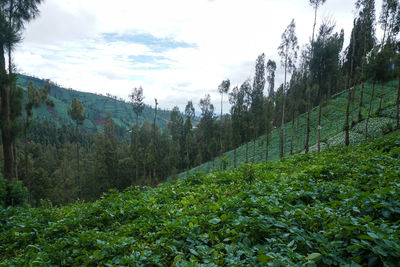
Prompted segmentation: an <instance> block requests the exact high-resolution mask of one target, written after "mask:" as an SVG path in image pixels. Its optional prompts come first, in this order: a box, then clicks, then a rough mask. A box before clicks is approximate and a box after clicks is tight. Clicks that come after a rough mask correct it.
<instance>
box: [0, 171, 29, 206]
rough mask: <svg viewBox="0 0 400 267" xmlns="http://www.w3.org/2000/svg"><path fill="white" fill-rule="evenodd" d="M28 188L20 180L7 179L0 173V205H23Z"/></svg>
mask: <svg viewBox="0 0 400 267" xmlns="http://www.w3.org/2000/svg"><path fill="white" fill-rule="evenodd" d="M27 196H28V190H27V189H26V187H25V186H24V185H23V184H22V182H21V181H16V180H13V181H12V183H7V181H6V180H5V179H4V178H3V176H2V175H1V174H0V207H9V206H12V207H15V206H24V205H25V204H26V202H27V201H26V200H27Z"/></svg>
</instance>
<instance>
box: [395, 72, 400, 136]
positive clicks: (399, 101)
mask: <svg viewBox="0 0 400 267" xmlns="http://www.w3.org/2000/svg"><path fill="white" fill-rule="evenodd" d="M398 80H399V85H398V88H397V101H396V128H397V129H400V124H399V106H400V77H399V78H398Z"/></svg>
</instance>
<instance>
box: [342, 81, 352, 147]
mask: <svg viewBox="0 0 400 267" xmlns="http://www.w3.org/2000/svg"><path fill="white" fill-rule="evenodd" d="M349 86H350V85H349ZM350 98H351V88H350V87H349V89H348V90H347V105H346V121H345V124H344V131H345V145H346V146H349V145H350V133H349V130H350V129H349V128H350V127H349V116H350V102H351V99H350Z"/></svg>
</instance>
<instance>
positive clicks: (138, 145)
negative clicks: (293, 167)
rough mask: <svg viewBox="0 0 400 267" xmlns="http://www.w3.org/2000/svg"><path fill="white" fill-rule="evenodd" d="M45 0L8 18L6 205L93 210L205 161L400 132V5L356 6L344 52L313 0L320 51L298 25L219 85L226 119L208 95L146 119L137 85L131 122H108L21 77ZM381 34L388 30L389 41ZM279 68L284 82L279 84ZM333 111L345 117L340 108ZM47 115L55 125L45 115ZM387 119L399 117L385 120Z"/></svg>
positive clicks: (366, 2) (225, 161) (43, 83)
mask: <svg viewBox="0 0 400 267" xmlns="http://www.w3.org/2000/svg"><path fill="white" fill-rule="evenodd" d="M40 2H41V1H39V0H35V1H34V0H31V1H21V2H19V1H17V2H15V3H14V1H12V0H9V1H5V2H4V3H2V6H1V9H0V10H1V11H2V13H1V14H2V17H1V18H2V21H1V23H2V35H1V39H0V41H1V47H2V53H1V54H2V56H1V60H2V61H1V63H2V64H1V66H2V69H1V71H2V74H1V88H0V89H1V90H0V91H1V94H2V95H1V99H2V104H1V106H2V109H1V132H2V162H3V168H2V173H3V176H4V180H5V182H4V183H3V184H4V188H3V189H2V190H3V191H4V192H6V193H4V194H5V196H4V201H3V202H4V203H5V204H4V205H6V206H7V205H18V204H23V203H26V202H27V203H29V204H30V205H31V206H39V205H41V203H45V202H47V201H49V202H51V203H53V204H54V205H62V204H67V203H71V202H73V201H75V200H77V199H80V200H84V201H89V200H95V199H97V198H98V197H100V196H101V195H102V194H103V193H104V192H107V191H108V190H110V189H117V190H123V189H125V188H127V187H129V186H132V185H141V186H145V185H149V186H152V187H154V186H157V185H158V184H159V183H161V182H163V181H165V180H171V179H174V178H177V177H182V176H184V175H185V174H187V173H189V172H190V170H191V169H192V168H194V167H196V166H199V165H201V164H203V166H204V163H207V162H208V163H207V164H206V165H207V168H200V169H201V170H202V171H206V172H208V171H210V170H216V169H226V168H236V167H239V166H240V165H241V164H245V163H249V162H253V163H254V162H255V161H256V162H259V161H268V160H270V159H271V158H272V159H276V158H283V157H285V156H287V155H293V154H296V153H308V152H310V150H312V151H318V152H320V151H321V150H323V149H324V148H325V147H327V143H328V141H329V140H328V139H329V138H333V137H335V136H336V135H337V134H339V135H342V136H343V140H342V143H343V144H344V145H346V146H348V145H349V144H350V143H351V142H352V141H351V140H352V137H354V136H355V134H358V136H361V137H358V139H360V140H361V139H368V138H370V137H373V135H371V133H369V132H368V131H370V132H371V131H373V129H372V130H371V128H374V127H375V125H374V123H375V122H377V121H379V119H375V118H380V117H386V118H388V120H386V123H385V124H384V125H381V126H376V127H380V128H379V129H381V128H382V127H384V128H385V129H384V130H383V131H382V134H384V133H386V132H389V131H391V130H393V129H397V128H399V95H400V79H399V77H400V72H399V70H398V68H397V67H396V65H398V62H399V60H400V57H399V41H398V33H399V31H400V5H399V3H398V1H396V0H385V1H383V5H382V10H381V14H380V15H379V17H378V18H376V16H375V13H376V11H375V2H374V1H373V0H362V1H361V0H358V1H356V2H355V9H356V10H357V13H356V16H355V18H354V22H353V29H352V32H351V38H350V43H349V45H348V46H347V47H343V44H344V31H343V30H340V29H336V28H335V23H334V22H333V20H324V21H323V23H322V24H321V25H320V26H319V28H316V21H317V15H318V9H319V8H320V7H321V5H323V4H324V3H325V1H322V0H310V1H309V4H310V6H311V8H313V9H314V11H315V16H314V18H313V20H314V24H313V25H314V27H313V28H312V29H310V32H311V33H312V35H311V38H310V43H308V44H305V45H303V46H302V49H301V50H300V48H299V44H298V40H297V37H296V23H295V20H294V19H293V20H292V21H291V22H290V23H289V25H288V26H287V28H286V29H285V30H284V31H283V33H282V36H281V44H280V46H279V47H278V49H277V53H278V55H279V57H280V59H281V60H280V62H275V61H273V60H271V59H267V58H265V55H264V54H261V55H259V57H258V58H257V59H256V61H255V67H254V70H255V71H254V78H253V79H251V80H250V79H248V80H245V81H244V82H243V83H242V84H240V85H233V84H231V82H230V80H229V79H227V80H223V81H222V82H221V83H220V84H219V85H218V86H216V87H217V89H216V90H217V91H218V93H219V94H220V96H221V99H220V101H221V112H218V111H217V110H215V108H214V105H213V102H212V101H213V100H212V99H211V97H210V95H209V94H206V95H205V96H204V97H203V98H202V99H201V100H200V102H199V103H193V102H192V101H188V103H187V105H186V108H185V110H183V111H181V110H179V108H178V107H175V108H173V109H172V110H171V111H169V112H166V111H164V110H160V108H159V106H158V105H159V103H158V102H157V99H155V102H154V107H153V108H150V107H146V109H145V105H144V102H143V100H144V90H145V89H143V88H142V87H137V88H134V89H133V90H132V92H131V95H130V96H129V101H126V102H122V101H121V105H124V108H123V111H122V112H123V114H129V115H123V116H125V117H123V116H122V117H121V116H119V115H118V116H119V117H117V115H115V112H114V114H113V110H112V109H111V111H107V113H106V112H103V113H102V114H101V116H100V115H99V114H100V110H102V108H101V107H97V109H93V107H95V106H93V105H96V104H93V103H98V102H99V101H98V102H93V101H92V102H91V103H92V104H87V105H88V106H87V107H85V106H84V104H83V103H89V102H90V101H88V100H85V99H94V98H96V97H97V96H95V95H90V94H88V95H84V96H79V94H70V95H71V96H70V98H69V99H68V98H66V97H65V93H63V91H62V90H61V89H60V87H59V86H57V85H56V84H55V83H52V82H51V81H49V80H40V79H37V78H32V77H29V76H23V75H22V76H21V75H19V74H18V73H14V69H15V66H14V65H13V49H14V47H15V46H16V45H17V44H18V42H19V41H20V40H21V38H22V33H23V30H24V24H26V23H28V22H29V21H30V20H32V19H34V18H35V16H37V15H38V14H39V12H40V10H39V9H38V4H39V3H40ZM376 27H380V28H381V29H382V30H383V36H382V39H381V40H378V38H377V37H376ZM6 58H7V60H6ZM279 64H280V66H281V67H282V69H283V70H284V82H283V83H282V84H281V85H279V86H275V80H276V79H275V75H276V71H277V68H278V67H279ZM6 66H8V68H6ZM396 84H398V86H397V85H396ZM276 87H277V88H276ZM396 87H397V88H396ZM396 89H397V90H396ZM264 92H267V93H264ZM75 95H76V97H75ZM338 95H340V96H339V97H338ZM72 96H73V97H72ZM224 97H226V98H228V99H229V103H230V104H231V107H230V113H228V114H223V112H222V103H223V99H224ZM66 99H68V101H70V102H68V103H67V104H68V105H65V102H67V100H66ZM107 99H110V100H111V99H114V100H117V99H115V97H113V96H111V95H108V96H107V97H106V98H105V100H104V101H105V103H106V102H107ZM394 99H395V100H394ZM85 101H86V102H85ZM102 101H103V100H102ZM215 101H218V100H215ZM61 102H62V103H61ZM89 105H90V108H91V110H90V111H89V110H88V108H89ZM335 105H336V109H337V110H336V113H335V111H334V109H332V108H331V107H333V106H335ZM117 106H118V105H117ZM127 106H128V107H129V109H127ZM196 108H198V109H199V110H198V113H201V116H200V117H197V116H196V115H195V114H196ZM103 109H104V110H106V108H105V106H104V108H103ZM338 109H340V111H341V112H338ZM43 110H44V111H46V112H47V114H48V115H49V114H50V115H49V116H48V117H44V116H42V117H41V116H40V114H43ZM143 111H146V116H145V117H143ZM388 112H389V113H390V114H391V115H389V116H384V115H382V114H384V113H388ZM60 114H62V115H60ZM61 116H62V119H60V118H61ZM329 116H330V117H329ZM328 117H329V118H328ZM160 118H162V120H160ZM330 120H331V121H337V122H339V121H340V122H341V125H340V124H339V123H337V124H335V125H334V129H335V130H336V131H333V130H332V128H329V127H330V125H332V123H329V121H330ZM381 124H382V123H381ZM88 125H92V126H93V125H94V127H88ZM362 125H364V126H362ZM355 129H358V130H355ZM362 136H363V137H365V138H363V137H362ZM353 139H354V138H353ZM256 143H257V145H256ZM339 143H340V142H339ZM339 143H338V144H339ZM240 147H242V149H238V148H240ZM249 147H251V148H252V149H251V150H252V151H250V148H249ZM260 147H262V150H261V152H258V154H257V155H256V150H257V151H258V150H260ZM237 150H238V151H240V153H239V154H238V153H237ZM227 153H228V154H227ZM260 153H262V154H260ZM227 155H229V156H227ZM197 169H198V168H197ZM2 179H3V178H2Z"/></svg>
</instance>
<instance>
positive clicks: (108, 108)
mask: <svg viewBox="0 0 400 267" xmlns="http://www.w3.org/2000/svg"><path fill="white" fill-rule="evenodd" d="M29 81H32V82H33V83H34V85H35V86H36V87H37V88H41V87H42V86H43V85H44V83H45V80H42V79H38V78H34V77H30V76H26V75H19V76H18V84H19V86H21V87H22V88H23V89H24V90H25V91H26V87H27V85H28V83H29ZM74 97H75V98H77V99H78V100H79V101H81V102H82V103H83V105H84V106H85V113H86V114H87V120H85V124H84V126H85V127H87V128H88V129H91V130H97V129H102V128H103V125H104V118H105V116H106V115H107V114H110V115H111V116H112V118H113V121H114V123H115V124H116V125H117V126H119V127H122V128H125V129H126V130H127V131H128V130H129V129H130V128H131V127H132V125H133V124H135V122H136V117H135V113H134V112H133V110H132V106H131V105H130V104H129V103H126V102H123V101H120V100H118V99H115V98H113V97H107V96H102V95H97V94H92V93H85V92H80V91H75V90H72V89H66V88H62V87H60V86H58V85H56V84H51V93H50V97H49V99H50V100H52V101H53V102H54V104H55V107H54V108H50V107H45V106H42V107H41V108H39V109H37V110H35V111H34V116H35V117H36V118H39V119H48V120H49V121H50V122H53V123H55V124H56V125H57V126H60V125H62V124H72V123H73V122H72V120H71V118H70V117H69V116H68V114H67V109H68V108H69V107H70V105H71V101H72V99H73V98H74ZM144 120H148V121H150V122H153V120H154V109H153V108H152V107H150V106H145V108H144V110H143V113H142V115H141V116H140V117H139V123H140V124H141V123H143V121H144ZM168 120H169V111H166V110H158V112H157V125H159V126H160V127H161V128H164V127H165V126H166V124H167V122H168Z"/></svg>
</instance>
